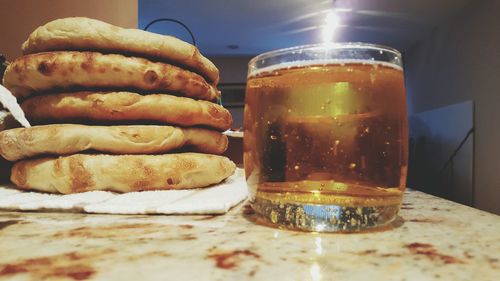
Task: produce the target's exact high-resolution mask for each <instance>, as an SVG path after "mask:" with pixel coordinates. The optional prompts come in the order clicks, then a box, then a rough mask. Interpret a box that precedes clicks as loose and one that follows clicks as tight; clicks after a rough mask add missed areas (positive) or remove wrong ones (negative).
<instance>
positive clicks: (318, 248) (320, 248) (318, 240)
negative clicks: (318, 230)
mask: <svg viewBox="0 0 500 281" xmlns="http://www.w3.org/2000/svg"><path fill="white" fill-rule="evenodd" d="M314 242H316V254H318V255H321V254H323V246H322V244H321V237H316V240H315V241H314Z"/></svg>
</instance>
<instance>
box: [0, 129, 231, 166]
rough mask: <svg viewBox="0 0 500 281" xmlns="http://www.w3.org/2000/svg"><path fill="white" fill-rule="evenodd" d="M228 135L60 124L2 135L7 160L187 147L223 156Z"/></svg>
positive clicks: (1, 149) (2, 150)
mask: <svg viewBox="0 0 500 281" xmlns="http://www.w3.org/2000/svg"><path fill="white" fill-rule="evenodd" d="M227 144H228V139H227V136H225V135H223V134H222V133H220V132H217V131H212V130H207V129H201V128H176V127H171V126H152V125H144V126H85V125H76V124H56V125H45V126H34V127H31V128H17V129H11V130H7V131H3V132H0V154H1V155H2V156H3V157H4V158H5V159H7V160H10V161H17V160H20V159H24V158H28V157H33V156H37V155H40V154H55V155H64V154H73V153H78V152H82V151H88V150H95V151H99V152H104V153H113V154H162V153H165V152H168V151H172V150H174V149H179V148H182V147H185V148H186V149H190V150H191V151H197V152H203V153H209V154H222V153H223V152H224V151H225V150H226V148H227Z"/></svg>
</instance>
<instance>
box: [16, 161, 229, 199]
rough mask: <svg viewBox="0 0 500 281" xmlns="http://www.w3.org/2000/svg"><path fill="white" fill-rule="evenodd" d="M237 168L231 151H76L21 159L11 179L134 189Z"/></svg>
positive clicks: (79, 188) (62, 189)
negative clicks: (227, 153) (228, 155)
mask: <svg viewBox="0 0 500 281" xmlns="http://www.w3.org/2000/svg"><path fill="white" fill-rule="evenodd" d="M235 168H236V165H235V164H234V163H233V162H232V161H231V160H229V159H228V158H226V157H223V156H217V155H210V154H201V153H178V154H164V155H105V154H99V155H89V154H73V155H71V156H61V157H59V158H40V159H33V160H22V161H19V162H16V163H15V164H14V166H13V167H12V174H11V180H12V182H13V183H14V184H16V185H17V186H18V187H19V188H22V189H35V190H39V191H44V192H53V193H55V192H59V193H64V194H68V193H77V192H85V191H91V190H110V191H116V192H130V191H141V190H160V189H185V188H201V187H206V186H209V185H211V184H216V183H219V182H221V181H222V180H224V179H226V178H227V177H229V176H230V175H232V174H233V173H234V170H235Z"/></svg>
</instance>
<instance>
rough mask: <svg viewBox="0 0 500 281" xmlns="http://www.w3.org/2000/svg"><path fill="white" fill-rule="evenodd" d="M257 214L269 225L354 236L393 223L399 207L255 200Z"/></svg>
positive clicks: (253, 204)
mask: <svg viewBox="0 0 500 281" xmlns="http://www.w3.org/2000/svg"><path fill="white" fill-rule="evenodd" d="M251 206H252V208H253V209H254V211H255V212H256V213H257V214H258V215H259V216H261V217H263V218H264V219H265V220H266V221H268V222H270V223H272V224H274V225H276V226H281V227H286V228H289V229H293V230H301V231H316V232H355V231H362V230H368V229H372V228H378V227H382V226H385V225H387V224H389V223H391V222H392V221H393V220H394V219H395V218H396V215H397V213H398V210H399V204H396V205H384V206H357V207H352V206H340V205H330V204H329V205H324V204H321V205H319V204H308V203H299V202H273V201H271V200H268V199H262V198H255V199H254V201H253V202H252V203H251Z"/></svg>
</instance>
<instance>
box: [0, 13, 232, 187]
mask: <svg viewBox="0 0 500 281" xmlns="http://www.w3.org/2000/svg"><path fill="white" fill-rule="evenodd" d="M22 50H23V53H24V56H22V57H20V58H18V59H16V60H15V61H14V62H12V63H11V64H10V65H9V66H8V68H7V70H6V72H5V76H4V85H5V86H6V87H7V88H8V89H9V90H10V91H11V92H12V93H13V94H14V96H16V97H17V99H18V100H19V101H20V102H21V107H22V109H23V110H24V112H25V114H26V116H27V118H28V119H29V120H30V122H32V123H34V124H36V126H33V127H31V128H17V129H11V130H6V131H3V132H1V133H0V153H1V154H2V156H3V157H5V158H6V159H8V160H10V161H16V162H15V164H14V166H13V167H12V174H11V180H12V182H13V183H14V184H16V185H17V186H18V187H19V188H23V189H35V190H40V191H45V192H59V193H64V194H67V193H75V192H84V191H90V190H110V191H116V192H129V191H141V190H159V189H183V188H200V187H206V186H209V185H212V184H216V183H219V182H221V181H222V180H224V179H225V178H227V177H229V176H230V175H231V174H233V172H234V170H235V165H234V163H233V162H231V161H230V160H229V159H227V158H225V157H222V156H219V154H222V153H223V152H224V151H225V150H226V148H227V144H228V140H227V137H226V136H225V135H223V134H222V133H221V131H224V130H226V129H228V128H230V126H231V124H232V117H231V115H230V113H229V111H228V110H226V109H225V108H223V107H222V106H220V105H218V104H217V103H216V101H217V100H218V98H219V95H220V92H219V91H218V90H217V88H216V85H217V83H218V80H219V72H218V70H217V68H216V67H215V66H214V65H213V64H212V63H211V62H210V61H209V60H208V59H207V58H205V57H203V56H202V55H201V54H200V53H199V51H198V49H197V48H196V47H194V46H192V45H191V44H188V43H186V42H183V41H181V40H178V39H176V38H173V37H170V36H164V35H159V34H153V33H149V32H145V31H142V30H136V29H124V28H120V27H117V26H113V25H110V24H107V23H104V22H101V21H98V20H93V19H88V18H65V19H58V20H55V21H52V22H49V23H47V24H46V25H44V26H41V27H39V28H37V29H36V30H35V31H34V32H33V33H32V34H31V35H30V36H29V38H28V40H27V41H26V42H24V44H23V46H22Z"/></svg>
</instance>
